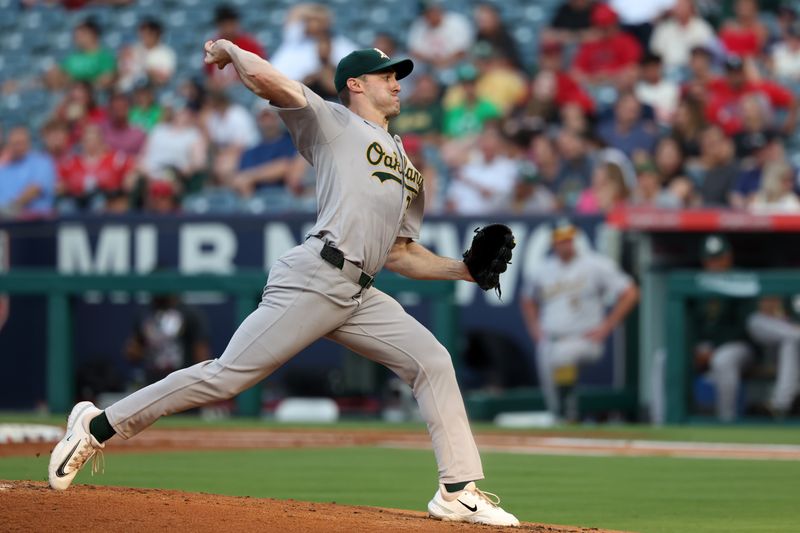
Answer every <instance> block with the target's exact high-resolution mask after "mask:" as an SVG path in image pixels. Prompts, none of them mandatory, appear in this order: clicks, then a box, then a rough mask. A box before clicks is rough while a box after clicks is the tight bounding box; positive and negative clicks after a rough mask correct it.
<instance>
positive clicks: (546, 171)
mask: <svg viewBox="0 0 800 533" xmlns="http://www.w3.org/2000/svg"><path fill="white" fill-rule="evenodd" d="M527 149H528V153H527V156H528V159H529V160H530V161H531V162H533V164H534V166H535V168H536V182H538V183H541V184H542V185H543V186H544V187H546V188H547V189H548V190H550V191H551V192H552V193H553V194H556V195H559V193H560V191H559V185H560V184H559V183H558V174H559V172H560V171H561V168H562V161H561V153H560V152H559V150H558V148H557V147H556V143H555V141H554V140H553V139H552V138H551V137H550V136H549V135H548V134H546V133H540V134H537V135H535V136H533V137H532V138H531V139H530V141H529V143H528V146H527Z"/></svg>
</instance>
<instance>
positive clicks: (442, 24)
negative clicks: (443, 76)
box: [407, 0, 475, 70]
mask: <svg viewBox="0 0 800 533" xmlns="http://www.w3.org/2000/svg"><path fill="white" fill-rule="evenodd" d="M422 6H423V7H422V14H421V16H420V17H418V18H417V19H416V20H415V21H414V22H413V23H412V24H411V28H409V30H408V41H407V42H408V50H409V52H410V53H411V55H412V56H413V57H414V58H415V59H417V60H418V61H420V62H423V63H428V64H430V65H432V66H434V67H436V68H437V69H440V70H442V69H448V68H451V67H454V66H455V65H457V64H458V63H459V62H460V61H461V60H463V59H464V58H465V57H466V55H467V52H468V51H469V49H470V47H471V46H472V45H473V43H474V40H475V30H474V29H473V27H472V24H471V23H470V20H469V19H468V18H467V17H465V16H464V15H462V14H460V13H456V12H454V11H445V8H444V2H443V1H442V0H423V1H422Z"/></svg>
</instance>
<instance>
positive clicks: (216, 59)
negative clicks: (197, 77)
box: [204, 39, 233, 70]
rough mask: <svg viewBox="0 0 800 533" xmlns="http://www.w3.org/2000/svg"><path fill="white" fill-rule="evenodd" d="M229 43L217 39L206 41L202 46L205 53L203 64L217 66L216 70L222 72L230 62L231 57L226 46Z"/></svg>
mask: <svg viewBox="0 0 800 533" xmlns="http://www.w3.org/2000/svg"><path fill="white" fill-rule="evenodd" d="M231 44H233V43H231V42H230V41H228V40H227V39H217V40H216V41H206V44H205V46H204V48H205V51H206V57H205V62H206V65H217V68H219V69H220V70H222V69H223V68H225V65H227V64H228V63H230V62H231V56H230V54H229V53H228V46H230V45H231Z"/></svg>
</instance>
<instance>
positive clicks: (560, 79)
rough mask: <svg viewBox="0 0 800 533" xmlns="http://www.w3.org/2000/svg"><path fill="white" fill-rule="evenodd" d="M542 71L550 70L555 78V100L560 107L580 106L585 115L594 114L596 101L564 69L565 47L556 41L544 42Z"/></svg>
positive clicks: (541, 48)
mask: <svg viewBox="0 0 800 533" xmlns="http://www.w3.org/2000/svg"><path fill="white" fill-rule="evenodd" d="M540 51H541V55H540V63H539V68H540V70H549V71H552V72H553V73H554V76H555V85H556V86H555V95H554V100H555V103H556V105H557V106H558V107H563V106H565V105H568V104H578V105H579V106H580V107H581V109H583V111H584V113H586V114H592V113H594V101H592V97H591V96H589V93H587V92H586V91H585V90H584V89H583V87H581V85H580V84H579V83H578V82H577V81H575V78H573V77H572V76H571V75H570V74H569V73H568V72H565V71H564V68H563V45H562V44H561V42H560V41H556V40H554V39H547V40H544V41H543V42H542V44H541V47H540Z"/></svg>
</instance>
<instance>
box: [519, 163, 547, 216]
mask: <svg viewBox="0 0 800 533" xmlns="http://www.w3.org/2000/svg"><path fill="white" fill-rule="evenodd" d="M513 207H514V212H515V213H520V214H524V215H534V214H537V215H538V214H542V213H549V212H551V211H554V210H555V209H556V207H557V204H556V199H555V197H554V196H553V193H551V192H550V190H549V189H548V188H547V187H546V186H545V185H544V183H543V182H542V179H541V177H540V176H539V173H538V171H537V168H536V166H535V165H533V164H532V163H527V162H522V163H521V164H520V167H519V180H518V181H517V183H516V186H515V187H514V205H513Z"/></svg>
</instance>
